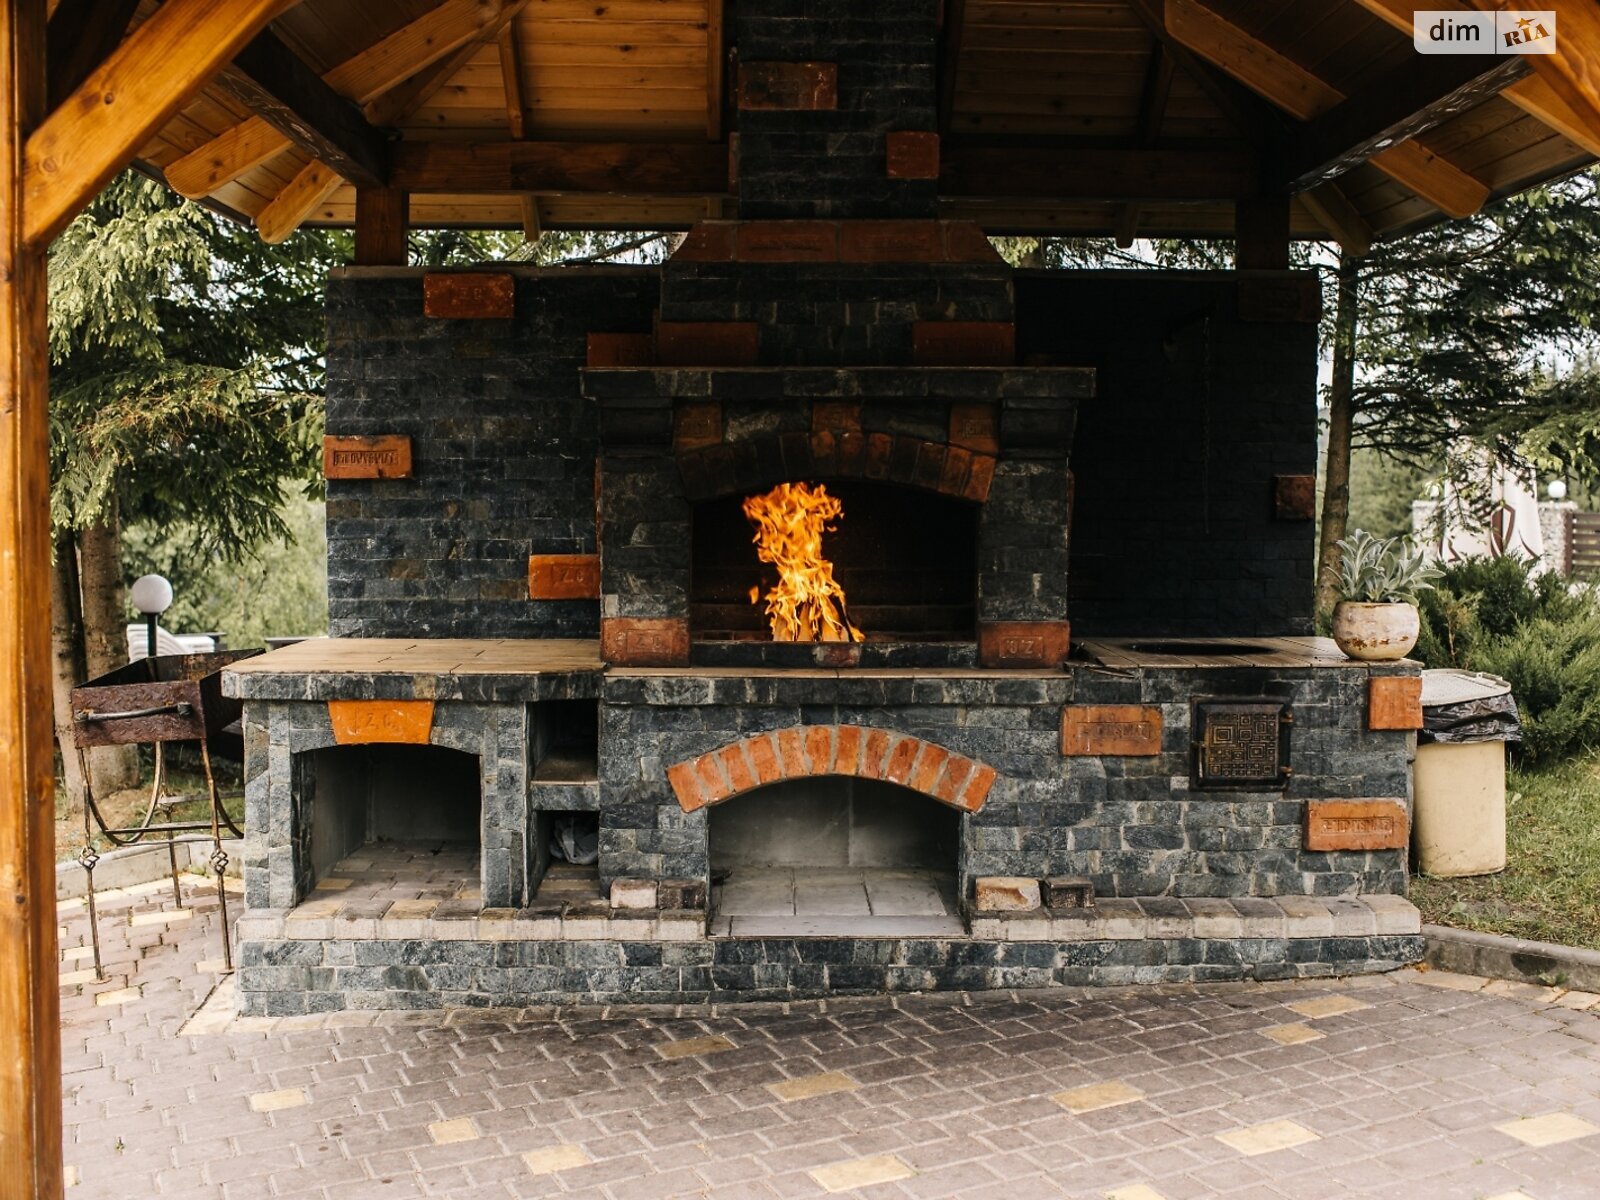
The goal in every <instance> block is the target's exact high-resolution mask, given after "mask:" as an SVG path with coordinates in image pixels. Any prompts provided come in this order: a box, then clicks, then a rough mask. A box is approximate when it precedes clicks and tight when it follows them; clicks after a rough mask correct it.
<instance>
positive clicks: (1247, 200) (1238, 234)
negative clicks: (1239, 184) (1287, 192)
mask: <svg viewBox="0 0 1600 1200" xmlns="http://www.w3.org/2000/svg"><path fill="white" fill-rule="evenodd" d="M1233 236H1234V252H1233V265H1234V266H1235V267H1237V268H1238V269H1239V270H1241V271H1287V270H1288V269H1289V197H1288V196H1253V197H1242V198H1240V199H1238V200H1236V201H1234V205H1233Z"/></svg>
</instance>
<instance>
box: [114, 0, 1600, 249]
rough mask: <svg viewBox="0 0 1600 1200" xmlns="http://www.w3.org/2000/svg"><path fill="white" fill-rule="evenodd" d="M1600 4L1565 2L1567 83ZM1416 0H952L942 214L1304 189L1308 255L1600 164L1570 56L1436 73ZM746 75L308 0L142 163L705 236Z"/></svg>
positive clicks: (722, 202) (608, 39)
mask: <svg viewBox="0 0 1600 1200" xmlns="http://www.w3.org/2000/svg"><path fill="white" fill-rule="evenodd" d="M1428 3H1429V4H1430V5H1431V6H1433V7H1445V8H1449V7H1451V3H1450V0H1428ZM108 7H114V6H108ZM1462 7H1465V6H1462ZM1593 7H1594V6H1593V4H1592V3H1590V2H1589V0H1579V2H1578V3H1575V4H1572V5H1569V6H1567V7H1566V8H1563V9H1562V11H1561V25H1560V26H1559V34H1558V38H1559V39H1560V40H1561V42H1562V45H1563V47H1564V48H1565V49H1566V57H1562V56H1557V57H1556V59H1555V61H1556V62H1557V63H1559V64H1565V65H1568V66H1570V64H1571V62H1572V61H1577V60H1576V58H1575V55H1577V54H1578V52H1579V51H1581V50H1582V49H1583V45H1584V39H1585V34H1586V26H1585V22H1584V20H1583V19H1582V17H1583V12H1582V10H1584V9H1590V10H1592V9H1593ZM155 8H156V5H155V4H154V3H152V2H151V0H145V2H144V3H142V4H140V5H139V7H138V14H137V15H136V16H135V18H134V21H135V23H137V21H138V19H139V16H141V15H145V14H148V13H149V12H153V11H154V10H155ZM1412 8H1413V5H1411V4H1409V3H1400V2H1398V0H1296V2H1295V3H1292V4H1288V3H1275V2H1266V0H1094V2H1089V0H945V19H944V24H943V31H942V34H941V38H942V45H941V51H940V53H941V68H940V80H939V88H940V110H941V111H940V123H941V133H942V135H943V139H944V146H943V171H942V178H941V193H942V203H941V207H942V210H943V213H942V215H945V216H947V217H955V218H970V219H972V220H976V221H978V222H979V223H980V224H982V225H983V227H984V228H985V229H986V230H987V231H989V232H990V233H995V234H1006V233H1015V234H1046V233H1049V234H1066V235H1094V234H1098V235H1106V234H1116V235H1119V236H1120V237H1121V238H1122V239H1123V240H1127V239H1128V238H1130V237H1132V236H1134V235H1137V234H1142V235H1174V236H1186V235H1224V236H1226V235H1228V234H1230V233H1231V232H1232V230H1233V222H1234V213H1233V202H1234V200H1235V199H1236V198H1238V197H1243V196H1253V195H1258V194H1270V193H1272V192H1274V191H1279V190H1281V189H1283V188H1288V189H1289V190H1290V191H1291V192H1293V193H1295V194H1296V196H1297V199H1296V201H1295V203H1294V205H1293V210H1292V216H1291V221H1292V231H1293V233H1294V234H1295V235H1296V236H1301V237H1324V236H1329V235H1332V236H1335V237H1337V238H1338V239H1339V240H1341V241H1343V242H1345V243H1346V244H1351V243H1361V242H1363V241H1365V240H1369V239H1370V238H1372V237H1384V236H1391V235H1394V234H1396V233H1400V232H1404V231H1407V230H1411V229H1415V228H1417V227H1419V226H1421V225H1425V224H1427V223H1429V222H1431V221H1434V220H1437V219H1439V218H1440V217H1441V215H1442V214H1451V215H1464V214H1467V213H1470V212H1473V211H1476V209H1477V208H1479V207H1481V205H1482V204H1483V203H1484V202H1485V201H1486V200H1488V199H1489V198H1491V197H1494V196H1499V195H1504V194H1509V193H1513V192H1516V191H1519V190H1522V189H1525V188H1527V187H1529V186H1531V185H1533V184H1536V183H1540V182H1543V181H1545V180H1549V179H1552V178H1555V177H1559V176H1561V175H1563V174H1566V173H1569V172H1571V171H1573V170H1574V169H1577V168H1579V167H1581V166H1583V165H1585V164H1586V163H1587V162H1589V161H1590V160H1592V159H1593V158H1594V157H1595V156H1596V155H1600V131H1597V129H1596V122H1595V121H1594V120H1593V118H1594V117H1595V115H1596V114H1594V113H1593V112H1590V111H1586V109H1585V107H1584V105H1583V103H1582V101H1581V99H1580V98H1579V97H1577V96H1575V95H1573V94H1571V91H1570V89H1568V88H1566V87H1564V86H1563V80H1562V78H1561V73H1560V69H1559V66H1552V61H1551V60H1550V59H1549V58H1547V57H1544V56H1538V57H1536V56H1519V55H1507V56H1498V57H1497V56H1494V55H1486V54H1485V55H1468V56H1420V55H1418V54H1417V53H1416V51H1415V49H1414V48H1413V46H1412V43H1411V20H1412ZM1569 10H1570V11H1569ZM1589 17H1590V25H1592V24H1593V23H1594V16H1593V13H1592V11H1591V12H1590V13H1589ZM736 71H737V64H736V63H734V62H732V61H731V60H730V54H729V49H728V47H727V46H726V45H725V43H724V38H723V13H722V0H386V2H379V0H304V2H303V3H300V4H298V5H296V6H294V7H291V8H289V9H288V11H285V12H284V13H283V14H282V15H281V16H279V17H278V18H277V20H276V21H275V22H274V23H273V25H272V26H271V30H270V32H268V33H266V34H263V35H262V36H261V37H258V38H257V39H256V41H255V42H254V43H252V44H251V46H249V47H248V48H247V49H246V51H245V53H243V54H241V55H239V56H238V57H237V58H236V59H235V61H234V63H233V64H232V65H230V66H229V67H226V68H224V70H223V72H222V73H221V74H220V75H219V76H218V77H217V78H216V79H215V80H214V81H213V82H212V83H211V84H210V85H209V86H207V87H206V88H205V89H204V90H203V91H202V92H201V93H200V94H199V95H198V96H197V97H196V98H195V99H193V100H192V102H190V103H189V104H188V105H187V106H186V107H184V108H183V110H182V111H181V112H179V113H178V114H177V115H176V116H174V117H173V118H172V119H171V120H170V121H168V122H167V123H166V124H165V125H164V126H163V127H162V128H160V129H159V130H158V131H157V132H156V133H155V134H154V136H153V137H151V138H150V140H149V141H148V142H147V143H146V144H145V145H144V146H143V147H142V148H141V149H140V151H139V154H138V158H139V160H140V161H142V162H143V163H144V164H145V165H146V166H147V167H149V168H153V169H155V170H158V171H161V172H163V173H164V174H165V176H166V178H167V179H168V180H169V182H170V183H171V184H172V185H173V186H174V187H175V188H176V189H177V190H179V191H181V192H183V193H184V194H186V195H190V196H195V197H209V198H210V200H211V201H212V202H213V203H214V204H217V205H221V206H223V207H225V208H227V209H229V210H231V211H233V212H235V213H237V214H239V215H241V216H242V217H245V218H248V219H250V220H253V221H254V222H255V223H256V224H257V225H258V226H259V227H260V229H261V230H262V233H263V235H264V236H266V237H268V238H278V237H282V236H285V235H286V234H287V233H288V232H289V231H290V230H292V229H293V228H295V227H296V226H298V225H299V224H301V223H302V222H310V223H314V224H350V223H351V222H352V221H353V219H354V213H355V188H354V187H353V186H352V183H363V184H373V183H377V182H382V181H388V182H392V183H393V184H394V185H395V186H397V187H399V188H401V189H402V190H404V191H407V192H409V193H410V195H411V201H410V219H411V221H412V222H413V223H414V224H418V225H471V226H517V225H524V224H525V225H528V226H530V227H531V226H535V225H541V226H544V227H550V228H608V229H623V228H641V227H648V228H683V227H686V226H688V225H690V224H692V223H693V222H694V221H695V220H697V219H699V218H701V217H704V216H708V215H710V216H719V215H723V213H724V210H725V206H727V205H728V203H729V201H728V184H727V154H726V138H727V130H728V127H729V125H730V123H731V122H730V121H729V120H728V119H727V113H728V105H729V91H730V87H731V83H732V80H733V79H734V78H735V76H736ZM1592 78H1593V77H1592V76H1591V77H1590V79H1591V81H1592ZM396 138H397V140H391V139H396ZM319 151H320V152H321V153H320V155H319ZM364 159H365V161H364ZM385 170H387V175H386V176H384V178H383V179H380V178H379V174H380V173H381V172H383V171H385Z"/></svg>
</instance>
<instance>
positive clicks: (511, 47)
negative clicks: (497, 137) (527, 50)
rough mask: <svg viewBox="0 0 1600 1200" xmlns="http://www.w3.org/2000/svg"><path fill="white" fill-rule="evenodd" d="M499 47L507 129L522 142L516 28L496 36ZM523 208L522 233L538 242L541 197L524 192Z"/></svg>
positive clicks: (523, 104)
mask: <svg viewBox="0 0 1600 1200" xmlns="http://www.w3.org/2000/svg"><path fill="white" fill-rule="evenodd" d="M495 42H496V43H497V45H498V47H499V50H500V83H501V86H502V87H503V88H504V90H505V94H506V128H507V129H508V130H510V133H511V140H512V141H514V142H520V141H522V140H523V139H525V138H526V137H527V136H528V118H527V101H526V99H525V98H524V96H523V92H522V64H521V62H520V61H519V56H518V54H517V38H516V30H515V29H514V28H513V26H511V25H507V26H506V27H505V28H504V29H502V30H501V31H500V32H499V34H497V35H496V37H495ZM520 207H521V209H522V236H523V237H524V238H526V239H527V240H528V241H530V242H533V241H537V240H538V238H539V233H540V229H541V222H540V220H539V197H537V196H535V195H534V194H533V193H532V192H525V193H524V194H523V195H522V197H521V198H520Z"/></svg>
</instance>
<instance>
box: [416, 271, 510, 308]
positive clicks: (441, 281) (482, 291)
mask: <svg viewBox="0 0 1600 1200" xmlns="http://www.w3.org/2000/svg"><path fill="white" fill-rule="evenodd" d="M516 299H517V285H516V281H515V280H513V279H512V277H511V276H510V275H509V274H507V273H504V272H499V271H494V272H489V271H465V272H461V273H452V274H448V275H443V274H428V275H424V276H423V277H422V315H423V316H425V317H451V318H484V317H490V318H498V319H502V320H503V319H506V318H509V317H510V316H512V314H513V313H514V311H515V309H516Z"/></svg>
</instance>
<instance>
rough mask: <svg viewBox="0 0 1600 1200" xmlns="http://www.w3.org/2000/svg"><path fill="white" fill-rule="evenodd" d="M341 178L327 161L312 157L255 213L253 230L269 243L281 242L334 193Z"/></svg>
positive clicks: (342, 180) (341, 181) (340, 182)
mask: <svg viewBox="0 0 1600 1200" xmlns="http://www.w3.org/2000/svg"><path fill="white" fill-rule="evenodd" d="M343 182H344V179H343V178H342V177H341V176H340V175H339V172H337V171H335V170H334V169H333V168H332V167H330V166H328V165H327V164H326V163H323V162H318V161H316V160H315V159H313V160H312V161H311V162H309V163H307V164H306V165H305V166H304V167H302V168H301V169H300V173H299V174H298V175H296V176H295V177H294V178H293V179H291V180H290V181H289V182H288V184H287V185H285V187H284V188H283V190H282V191H280V192H279V193H278V194H277V195H276V196H274V197H273V198H272V199H271V200H269V201H268V202H267V205H266V207H265V208H263V209H262V210H261V211H260V212H258V213H257V214H256V232H257V233H259V234H260V235H261V240H262V241H264V242H268V243H271V244H274V245H275V244H277V243H278V242H281V241H283V239H284V238H286V237H288V236H289V235H290V234H291V233H293V232H294V231H295V230H296V229H299V228H300V226H301V224H302V223H304V221H305V220H306V218H307V217H309V216H310V215H311V214H312V213H313V212H315V211H316V208H317V205H319V204H321V203H322V202H323V201H324V200H326V199H327V198H328V197H329V196H331V195H333V193H334V191H335V190H337V189H338V187H339V185H340V184H342V183H343Z"/></svg>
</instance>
